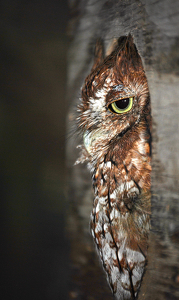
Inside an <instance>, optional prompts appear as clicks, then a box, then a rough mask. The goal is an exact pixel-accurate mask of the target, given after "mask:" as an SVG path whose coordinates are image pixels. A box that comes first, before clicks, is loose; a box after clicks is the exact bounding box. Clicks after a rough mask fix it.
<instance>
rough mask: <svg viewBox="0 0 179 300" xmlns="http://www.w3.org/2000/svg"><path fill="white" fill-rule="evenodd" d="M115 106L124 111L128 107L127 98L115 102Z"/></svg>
mask: <svg viewBox="0 0 179 300" xmlns="http://www.w3.org/2000/svg"><path fill="white" fill-rule="evenodd" d="M115 104H116V106H117V107H118V108H120V109H125V108H126V107H127V106H128V105H129V98H126V99H122V100H119V101H116V102H115Z"/></svg>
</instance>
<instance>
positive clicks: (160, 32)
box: [67, 0, 179, 300]
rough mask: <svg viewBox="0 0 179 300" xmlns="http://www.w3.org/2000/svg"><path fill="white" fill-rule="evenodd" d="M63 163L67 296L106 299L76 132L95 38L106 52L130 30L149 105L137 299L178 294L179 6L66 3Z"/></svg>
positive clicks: (88, 183)
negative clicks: (148, 192)
mask: <svg viewBox="0 0 179 300" xmlns="http://www.w3.org/2000/svg"><path fill="white" fill-rule="evenodd" d="M70 5H71V11H72V18H71V22H70V24H69V32H70V34H71V38H72V42H71V46H70V50H69V71H68V99H69V103H70V110H69V115H68V127H69V130H68V135H69V139H68V142H67V162H68V169H69V202H70V212H69V222H68V224H69V234H70V239H71V283H70V299H83V300H85V299H98V300H99V299H104V300H105V299H108V300H110V299H112V293H111V291H110V289H109V287H108V284H107V281H106V278H105V274H104V272H103V270H102V266H101V263H100V261H99V258H98V257H97V254H96V251H95V246H94V245H93V241H92V237H91V236H90V230H89V216H90V211H91V209H92V202H93V191H92V187H91V179H90V174H89V171H88V170H87V168H86V165H85V164H84V165H77V166H73V164H74V162H75V160H76V159H77V158H78V155H79V150H78V149H76V146H77V145H79V144H80V143H81V137H79V136H78V135H77V134H75V130H76V128H75V118H76V115H77V113H76V106H77V104H78V103H79V97H80V87H81V86H82V84H83V81H84V79H85V77H86V76H87V75H88V74H89V72H90V69H91V67H92V63H93V58H94V46H95V43H96V40H97V38H99V37H100V38H102V39H103V41H104V45H105V51H106V53H108V52H109V50H110V46H111V44H112V42H113V41H114V39H117V38H119V37H120V36H123V35H128V34H129V32H130V33H131V34H132V35H133V37H134V42H135V44H136V45H137V48H138V50H139V52H140V55H141V57H142V59H143V63H144V67H145V71H146V75H147V79H148V84H149V89H150V95H151V105H152V118H153V134H152V138H153V144H152V220H151V223H152V229H151V234H150V243H149V255H148V265H147V269H146V273H145V276H144V279H143V283H142V286H141V291H140V294H139V299H153V300H155V299H156V300H160V299H161V300H164V299H167V300H168V299H179V196H178V195H179V182H178V181H179V151H178V149H179V139H178V128H179V125H178V120H179V100H178V99H179V88H178V86H179V77H178V76H179V52H178V47H179V4H178V1H177V0H170V1H169V0H163V1H162V0H159V1H153V0H151V1H147V0H140V1H132V0H128V1H124V0H122V1H114V0H113V1H112V0H111V1H110V0H108V1H107V0H106V1H104V0H98V1H92V0H87V1H82V0H79V1H77V0H76V1H72V0H71V1H70Z"/></svg>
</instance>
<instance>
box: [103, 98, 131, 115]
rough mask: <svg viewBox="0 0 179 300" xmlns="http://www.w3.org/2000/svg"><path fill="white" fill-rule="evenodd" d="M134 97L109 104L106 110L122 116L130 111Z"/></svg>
mask: <svg viewBox="0 0 179 300" xmlns="http://www.w3.org/2000/svg"><path fill="white" fill-rule="evenodd" d="M133 100H134V97H130V98H124V99H120V100H117V101H115V102H113V103H111V104H109V106H108V108H109V110H110V111H112V112H113V113H116V114H124V113H126V112H128V111H129V110H131V108H132V105H133Z"/></svg>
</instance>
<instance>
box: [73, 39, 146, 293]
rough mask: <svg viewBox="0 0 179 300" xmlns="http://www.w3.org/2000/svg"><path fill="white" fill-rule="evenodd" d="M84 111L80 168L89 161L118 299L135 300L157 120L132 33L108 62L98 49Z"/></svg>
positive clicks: (98, 228)
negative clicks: (154, 120) (154, 121)
mask: <svg viewBox="0 0 179 300" xmlns="http://www.w3.org/2000/svg"><path fill="white" fill-rule="evenodd" d="M121 100H122V102H121ZM116 103H117V105H119V106H120V109H118V108H117V109H116ZM126 103H129V105H128V108H127V109H126V107H125V106H126ZM130 103H131V104H130ZM121 107H122V109H121ZM79 110H80V116H79V118H78V122H79V127H80V129H81V130H82V132H83V136H84V145H83V146H82V152H81V157H80V159H79V160H78V162H84V161H87V162H88V167H89V169H90V171H91V174H92V182H93V187H94V194H95V197H94V206H93V210H92V214H91V230H92V235H93V238H94V241H95V243H96V245H97V248H98V251H99V254H100V257H101V259H102V262H103V266H104V269H105V270H106V272H107V275H108V280H109V283H110V286H111V288H112V290H113V293H114V295H115V296H116V298H117V299H135V298H136V296H137V294H138V291H139V288H140V284H141V280H142V277H143V273H144V267H145V265H146V255H147V247H148V242H147V240H148V234H149V225H150V172H151V166H150V152H151V150H150V148H151V145H150V143H151V134H150V131H151V116H150V99H149V91H148V85H147V80H146V76H145V73H144V70H143V66H142V62H141V58H140V56H139V54H138V52H137V49H136V47H135V45H134V43H133V40H132V37H131V36H130V35H129V36H128V37H122V38H121V39H120V40H119V45H118V46H117V47H116V48H115V50H114V51H113V52H112V53H111V55H109V56H108V57H106V58H105V59H103V57H102V47H101V46H100V44H98V45H97V50H96V60H95V63H94V66H93V69H92V72H91V74H90V75H89V76H88V77H87V78H86V81H85V85H84V87H83V89H82V99H81V104H80V105H79Z"/></svg>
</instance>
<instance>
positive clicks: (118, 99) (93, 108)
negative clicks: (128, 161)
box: [79, 39, 149, 161]
mask: <svg viewBox="0 0 179 300" xmlns="http://www.w3.org/2000/svg"><path fill="white" fill-rule="evenodd" d="M98 51H99V50H98ZM99 52H101V51H99ZM101 60H102V58H101V57H99V56H97V61H96V62H95V66H94V68H93V70H92V73H91V74H90V75H89V76H88V77H87V78H86V81H85V85H84V87H83V89H82V102H81V105H80V106H79V108H80V117H79V124H80V128H81V129H82V132H83V140H84V145H85V147H86V150H87V152H88V154H89V156H91V157H93V161H95V160H99V159H100V157H102V156H104V155H105V154H106V153H107V152H109V151H110V148H112V149H113V150H114V147H115V144H118V143H119V140H120V142H122V140H124V139H125V135H126V134H127V135H128V136H127V139H128V141H130V134H129V133H130V132H132V131H131V129H133V130H135V127H136V125H137V124H139V123H141V126H142V119H143V118H145V115H148V112H149V91H148V85H147V80H146V76H145V73H144V71H143V67H142V62H141V59H140V57H139V55H138V52H137V49H136V47H135V45H134V44H133V43H132V42H131V41H130V39H129V41H127V42H126V43H125V44H119V45H118V46H117V47H116V49H115V50H114V51H113V52H112V53H111V55H109V56H108V57H106V59H105V63H104V62H103V63H101ZM136 130H137V127H136ZM121 139H122V140H121ZM128 143H129V142H128Z"/></svg>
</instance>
